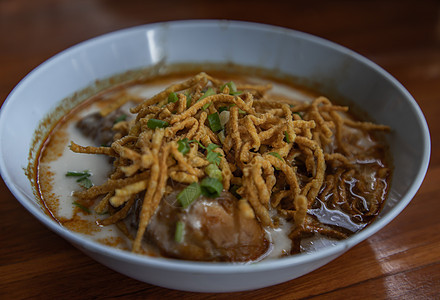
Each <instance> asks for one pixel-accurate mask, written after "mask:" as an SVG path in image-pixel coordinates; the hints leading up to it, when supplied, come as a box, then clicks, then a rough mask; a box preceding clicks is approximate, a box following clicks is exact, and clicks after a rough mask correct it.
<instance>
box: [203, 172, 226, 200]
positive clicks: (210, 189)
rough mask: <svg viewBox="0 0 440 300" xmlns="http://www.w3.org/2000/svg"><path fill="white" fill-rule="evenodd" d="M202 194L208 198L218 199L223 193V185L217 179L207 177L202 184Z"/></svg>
mask: <svg viewBox="0 0 440 300" xmlns="http://www.w3.org/2000/svg"><path fill="white" fill-rule="evenodd" d="M200 188H201V190H202V194H203V195H204V196H206V197H208V198H216V197H218V196H220V193H221V192H222V191H223V184H222V182H221V181H220V180H218V179H216V178H211V177H206V178H204V179H203V180H202V182H200Z"/></svg>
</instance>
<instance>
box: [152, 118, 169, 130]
mask: <svg viewBox="0 0 440 300" xmlns="http://www.w3.org/2000/svg"><path fill="white" fill-rule="evenodd" d="M168 125H169V124H168V122H167V121H162V120H158V119H149V120H148V122H147V126H148V128H150V129H156V128H165V127H168Z"/></svg>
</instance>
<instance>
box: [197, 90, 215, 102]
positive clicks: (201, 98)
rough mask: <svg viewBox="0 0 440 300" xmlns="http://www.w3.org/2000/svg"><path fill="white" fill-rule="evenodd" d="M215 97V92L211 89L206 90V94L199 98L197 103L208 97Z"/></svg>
mask: <svg viewBox="0 0 440 300" xmlns="http://www.w3.org/2000/svg"><path fill="white" fill-rule="evenodd" d="M212 95H215V91H214V90H213V89H212V88H208V89H207V90H206V92H205V93H204V94H203V95H202V96H201V97H200V98H199V100H198V101H200V100H203V99H205V98H206V97H208V96H212Z"/></svg>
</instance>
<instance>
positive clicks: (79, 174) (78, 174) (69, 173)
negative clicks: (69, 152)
mask: <svg viewBox="0 0 440 300" xmlns="http://www.w3.org/2000/svg"><path fill="white" fill-rule="evenodd" d="M90 175H92V174H90V171H88V170H85V171H82V172H74V171H67V173H66V176H67V177H83V176H85V177H89V176H90Z"/></svg>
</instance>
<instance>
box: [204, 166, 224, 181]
mask: <svg viewBox="0 0 440 300" xmlns="http://www.w3.org/2000/svg"><path fill="white" fill-rule="evenodd" d="M205 172H206V174H207V175H208V177H211V178H215V179H218V180H220V181H223V176H222V171H221V170H220V169H219V168H218V166H217V165H216V164H209V165H207V166H206V168H205Z"/></svg>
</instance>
